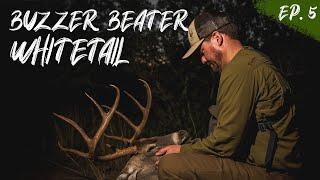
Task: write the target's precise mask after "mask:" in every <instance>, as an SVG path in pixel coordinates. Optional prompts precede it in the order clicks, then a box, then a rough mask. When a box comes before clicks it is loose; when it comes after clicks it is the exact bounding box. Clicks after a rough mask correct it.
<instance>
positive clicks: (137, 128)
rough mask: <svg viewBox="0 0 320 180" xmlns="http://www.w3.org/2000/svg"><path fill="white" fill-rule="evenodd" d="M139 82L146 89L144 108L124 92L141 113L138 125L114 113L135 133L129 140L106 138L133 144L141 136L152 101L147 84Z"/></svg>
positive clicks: (119, 113) (114, 137) (113, 137)
mask: <svg viewBox="0 0 320 180" xmlns="http://www.w3.org/2000/svg"><path fill="white" fill-rule="evenodd" d="M139 81H141V82H142V83H143V85H144V87H145V88H146V91H147V103H146V106H145V107H143V106H142V105H141V104H140V103H139V101H138V100H137V99H136V98H134V97H133V96H132V95H131V94H130V93H128V92H126V91H124V92H125V93H126V95H127V96H129V97H130V98H131V99H132V100H133V102H135V104H136V105H137V106H138V107H139V109H140V110H141V112H142V120H141V122H140V124H139V125H135V124H134V123H133V122H132V121H131V120H130V119H129V118H128V117H127V116H125V115H124V114H122V113H121V112H119V111H116V114H118V115H119V116H120V117H122V119H123V120H124V121H125V122H126V123H127V124H128V125H129V126H130V127H131V128H132V129H133V130H134V131H135V133H134V135H133V136H132V137H131V138H130V139H129V138H124V137H119V136H109V135H105V136H106V137H107V138H110V139H115V140H119V141H123V142H126V143H129V144H133V143H134V142H136V141H137V138H138V137H139V135H140V134H141V132H142V130H143V128H144V127H145V125H146V123H147V120H148V116H149V112H150V108H151V101H152V93H151V89H150V87H149V85H148V83H147V82H146V81H144V80H142V79H139ZM104 107H106V108H108V109H111V108H110V107H109V106H104Z"/></svg>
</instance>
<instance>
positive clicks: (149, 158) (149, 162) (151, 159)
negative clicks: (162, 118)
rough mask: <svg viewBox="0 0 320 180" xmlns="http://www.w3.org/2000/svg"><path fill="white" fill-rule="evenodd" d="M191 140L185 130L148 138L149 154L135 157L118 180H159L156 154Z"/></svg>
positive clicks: (147, 149)
mask: <svg viewBox="0 0 320 180" xmlns="http://www.w3.org/2000/svg"><path fill="white" fill-rule="evenodd" d="M188 138H189V134H188V132H187V131H185V130H180V131H177V132H174V133H171V134H168V135H165V136H156V137H151V138H147V139H149V142H148V143H147V141H145V142H146V144H145V145H144V147H145V148H144V149H146V151H147V152H145V153H140V154H137V155H134V156H132V157H131V158H130V160H129V161H128V162H127V164H126V166H125V167H124V168H123V169H122V171H121V172H120V175H119V176H118V178H117V180H125V179H129V180H136V179H138V180H142V179H148V180H157V179H158V173H157V167H156V161H158V160H159V158H160V157H159V156H156V155H155V153H156V152H157V151H158V150H159V149H160V148H162V147H164V146H167V145H171V144H183V143H185V142H186V141H187V140H188Z"/></svg>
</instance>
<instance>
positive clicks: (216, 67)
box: [206, 50, 222, 72]
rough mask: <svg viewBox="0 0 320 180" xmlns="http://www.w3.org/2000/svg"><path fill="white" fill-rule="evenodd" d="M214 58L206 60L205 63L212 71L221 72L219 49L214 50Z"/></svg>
mask: <svg viewBox="0 0 320 180" xmlns="http://www.w3.org/2000/svg"><path fill="white" fill-rule="evenodd" d="M215 52H216V53H215V55H214V60H211V61H207V62H206V64H207V65H208V66H210V67H211V69H212V71H213V72H221V70H222V64H221V61H222V53H221V52H220V51H219V50H215Z"/></svg>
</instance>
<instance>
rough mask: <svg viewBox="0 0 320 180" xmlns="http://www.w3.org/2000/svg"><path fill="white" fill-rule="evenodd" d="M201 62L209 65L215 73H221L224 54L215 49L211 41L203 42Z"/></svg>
mask: <svg viewBox="0 0 320 180" xmlns="http://www.w3.org/2000/svg"><path fill="white" fill-rule="evenodd" d="M201 62H202V64H207V65H209V66H210V67H211V69H212V70H213V71H214V72H219V71H221V65H222V63H221V62H222V52H221V51H220V50H218V49H216V48H214V47H213V46H212V44H211V43H210V41H203V43H202V45H201Z"/></svg>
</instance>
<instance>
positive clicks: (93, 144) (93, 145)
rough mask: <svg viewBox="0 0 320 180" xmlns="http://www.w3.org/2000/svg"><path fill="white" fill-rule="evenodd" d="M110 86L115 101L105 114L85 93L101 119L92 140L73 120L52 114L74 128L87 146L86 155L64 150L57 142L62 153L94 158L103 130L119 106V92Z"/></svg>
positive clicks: (76, 151) (77, 151)
mask: <svg viewBox="0 0 320 180" xmlns="http://www.w3.org/2000/svg"><path fill="white" fill-rule="evenodd" d="M110 86H112V87H113V88H115V90H116V99H115V102H114V104H113V105H112V107H111V108H110V111H109V112H108V113H106V112H105V111H104V110H103V109H102V107H101V106H100V105H99V104H98V103H97V101H96V100H94V99H93V98H92V97H90V96H89V95H88V94H87V93H85V94H86V96H87V97H88V98H89V99H90V100H91V101H92V102H93V104H94V105H95V106H96V107H97V108H98V110H99V112H100V114H101V117H102V122H101V125H100V127H99V129H98V131H97V132H96V134H95V135H94V137H93V138H90V137H89V136H88V135H87V134H86V132H85V131H84V130H83V129H82V128H81V127H80V126H79V125H78V124H77V123H76V122H74V121H73V120H71V119H69V118H66V117H64V116H62V115H59V114H56V113H53V114H54V115H55V116H57V117H58V118H60V119H62V120H63V121H65V122H67V123H68V124H70V125H71V126H72V127H74V128H75V129H76V130H77V131H78V132H79V133H80V135H81V136H82V137H83V139H84V140H85V142H86V144H87V146H88V153H84V152H81V151H79V150H76V149H72V148H64V147H63V146H62V145H61V144H60V142H58V146H59V148H60V149H61V150H62V151H65V152H69V153H73V154H76V155H78V156H81V157H84V158H93V157H94V151H95V148H96V146H97V143H98V141H99V139H100V138H101V136H102V134H103V133H104V131H105V129H106V128H107V127H108V125H109V123H110V120H111V118H112V116H113V114H114V112H115V111H116V108H117V107H118V104H119V100H120V90H119V88H118V87H117V86H114V85H110Z"/></svg>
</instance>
